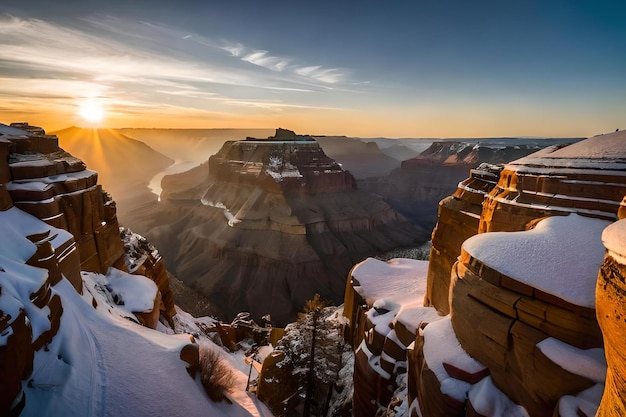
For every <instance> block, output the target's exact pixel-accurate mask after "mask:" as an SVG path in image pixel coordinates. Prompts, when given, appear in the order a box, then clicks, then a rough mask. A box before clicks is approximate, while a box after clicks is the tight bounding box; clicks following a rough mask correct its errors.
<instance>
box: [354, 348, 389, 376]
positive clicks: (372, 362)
mask: <svg viewBox="0 0 626 417" xmlns="http://www.w3.org/2000/svg"><path fill="white" fill-rule="evenodd" d="M359 351H362V352H363V353H364V354H365V356H367V362H368V364H369V366H370V368H372V369H373V370H374V371H375V372H376V373H377V374H378V375H380V376H381V377H383V378H385V379H389V378H391V375H389V372H387V371H385V370H384V369H383V368H382V367H381V365H380V356H377V355H374V354H373V353H372V351H370V350H369V348H368V347H367V343H365V340H363V341H362V342H361V344H360V345H359V347H358V348H357V349H356V350H355V351H354V354H355V355H356V354H357V353H358V352H359Z"/></svg>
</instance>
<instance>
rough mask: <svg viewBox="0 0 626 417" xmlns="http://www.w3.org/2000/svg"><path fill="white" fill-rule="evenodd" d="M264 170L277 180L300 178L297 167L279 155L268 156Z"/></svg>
mask: <svg viewBox="0 0 626 417" xmlns="http://www.w3.org/2000/svg"><path fill="white" fill-rule="evenodd" d="M265 172H266V173H267V174H268V175H270V176H271V177H272V178H273V179H274V180H276V181H278V182H280V181H282V180H283V179H284V178H302V174H301V173H300V170H299V169H298V167H297V166H295V165H293V164H292V163H290V162H289V161H285V160H284V158H282V157H281V156H270V159H269V162H268V165H267V167H266V168H265Z"/></svg>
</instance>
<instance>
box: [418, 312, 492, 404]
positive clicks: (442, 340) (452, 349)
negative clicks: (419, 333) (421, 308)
mask: <svg viewBox="0 0 626 417" xmlns="http://www.w3.org/2000/svg"><path fill="white" fill-rule="evenodd" d="M423 332H424V333H423V334H424V358H425V359H426V364H427V365H428V368H430V370H431V371H433V372H434V374H435V375H436V376H437V379H438V380H439V383H440V384H441V392H442V393H444V394H447V395H449V396H450V397H452V398H454V399H456V400H458V401H465V399H466V398H467V392H468V391H469V389H470V388H471V384H470V383H468V382H465V381H461V380H458V379H455V378H451V377H450V376H449V375H448V373H447V372H446V370H445V368H444V367H443V363H444V362H447V363H449V364H450V365H453V366H455V367H457V368H459V369H463V370H465V371H467V372H469V373H477V372H480V371H482V370H484V369H485V366H484V365H483V364H481V363H480V362H478V361H477V360H476V359H474V358H472V357H471V356H469V355H468V354H467V353H466V352H465V351H464V350H463V348H462V347H461V344H460V343H459V341H458V339H457V338H456V335H455V334H454V330H453V329H452V321H451V320H450V316H449V315H448V316H445V317H443V318H441V319H440V320H437V321H435V322H432V323H430V324H429V325H428V326H426V327H425V328H424V330H423Z"/></svg>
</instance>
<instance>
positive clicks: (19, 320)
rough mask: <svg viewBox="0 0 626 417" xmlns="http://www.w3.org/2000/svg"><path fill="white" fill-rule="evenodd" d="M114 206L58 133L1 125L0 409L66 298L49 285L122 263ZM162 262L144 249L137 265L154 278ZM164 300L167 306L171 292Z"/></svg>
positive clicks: (19, 403) (78, 286) (14, 405)
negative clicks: (63, 145)
mask: <svg viewBox="0 0 626 417" xmlns="http://www.w3.org/2000/svg"><path fill="white" fill-rule="evenodd" d="M115 214H116V213H115V203H114V202H113V201H112V200H111V199H110V197H109V196H108V195H107V194H106V193H105V192H104V191H103V190H102V188H101V187H100V185H99V184H98V183H97V173H96V172H94V171H90V170H87V169H86V166H85V164H84V163H83V162H82V161H81V160H80V159H78V158H75V157H73V156H72V155H70V154H68V153H67V152H65V151H63V150H62V149H61V148H59V147H58V139H57V137H56V136H54V135H46V134H45V132H44V131H43V129H41V128H38V127H35V126H29V125H28V124H16V125H15V126H13V127H9V126H6V125H0V230H2V239H1V240H0V275H1V276H0V368H2V369H3V370H5V371H6V372H3V377H2V378H3V381H2V384H0V415H9V412H11V413H15V414H19V412H20V410H21V409H22V408H23V407H24V404H25V401H28V400H27V399H26V398H25V397H24V395H23V394H22V380H23V379H26V378H28V377H29V376H30V374H31V372H32V370H33V359H34V356H35V353H36V352H37V351H39V350H41V349H45V347H46V345H48V344H49V343H50V342H51V341H52V339H53V338H54V337H55V335H56V334H57V331H58V329H59V326H60V323H61V320H62V314H63V305H62V304H61V298H60V297H59V295H58V294H57V293H56V292H55V290H54V286H55V285H56V284H58V283H59V282H61V281H62V280H63V279H64V278H65V279H67V280H68V281H69V282H70V283H71V284H72V285H73V287H74V289H75V290H76V291H77V292H78V293H82V292H83V281H82V278H81V270H83V271H93V272H98V273H102V274H104V273H106V272H107V270H108V269H109V268H110V267H116V268H119V269H122V270H126V269H127V266H126V263H125V259H124V253H125V251H124V245H123V243H122V240H121V239H120V232H119V225H118V222H117V218H116V215H115ZM146 261H149V263H150V264H149V265H147V263H146ZM159 265H160V266H159ZM162 266H163V265H162V262H160V260H159V259H156V258H154V257H153V258H150V257H148V256H145V257H143V258H142V259H141V260H138V262H137V265H135V267H136V268H135V269H137V270H138V271H140V270H141V271H146V272H148V273H149V275H150V273H152V275H151V276H152V278H153V279H154V280H156V281H157V285H159V284H161V282H160V281H159V276H160V272H159V271H160V268H162ZM162 272H163V273H164V268H163V271H162ZM165 283H167V281H165ZM161 286H162V285H161ZM162 287H163V292H164V293H165V294H167V288H165V287H164V286H162ZM166 300H167V304H166V305H165V311H166V312H168V313H171V312H172V311H173V299H167V297H166ZM154 311H156V316H158V312H159V305H156V306H155V308H153V312H152V313H148V312H137V313H146V314H147V315H146V316H145V317H146V320H149V319H148V317H150V316H152V317H154V316H155V313H154ZM150 321H151V323H152V324H153V325H156V324H155V323H154V319H151V320H150ZM12 415H13V414H12Z"/></svg>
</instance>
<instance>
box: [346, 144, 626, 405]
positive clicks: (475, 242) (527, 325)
mask: <svg viewBox="0 0 626 417" xmlns="http://www.w3.org/2000/svg"><path fill="white" fill-rule="evenodd" d="M625 143H626V134H625V133H624V132H616V133H612V134H607V135H601V136H597V137H593V138H590V139H587V140H585V141H581V142H579V143H575V144H570V145H569V146H553V147H549V148H546V149H544V150H542V151H539V152H537V153H535V154H531V155H529V156H527V157H524V158H521V159H518V160H516V161H513V162H511V163H508V164H504V165H501V166H496V165H490V164H482V165H480V166H479V167H478V168H475V169H472V170H471V171H470V176H469V178H467V179H466V180H464V181H462V182H461V183H459V185H458V188H457V190H456V191H455V192H454V194H453V195H452V196H450V197H446V198H444V199H443V200H442V201H441V202H440V204H439V217H438V222H437V226H436V228H435V230H434V231H433V246H432V250H431V257H430V260H429V265H428V272H427V274H424V275H425V277H424V276H422V272H419V271H414V272H413V282H412V284H411V285H412V286H413V289H415V288H421V287H422V286H423V287H424V293H425V297H424V298H423V301H424V306H423V307H420V306H417V304H414V305H413V306H412V311H411V309H408V311H411V312H410V313H408V311H404V310H403V309H400V310H398V308H397V306H396V308H392V309H389V308H388V307H386V306H388V305H394V304H393V303H392V302H389V301H392V300H393V297H392V296H390V295H388V296H387V297H386V298H385V299H386V300H387V301H388V302H382V301H381V300H376V299H374V298H370V299H368V298H367V297H363V296H362V295H361V293H360V290H358V288H359V287H361V286H362V285H361V283H360V282H359V279H358V277H355V275H354V273H353V274H352V275H351V276H349V282H348V284H347V289H346V295H345V309H344V314H345V315H346V317H348V319H349V320H350V325H349V327H348V338H349V339H350V340H351V342H352V343H353V347H354V349H355V351H356V360H355V364H356V365H355V393H354V402H353V405H354V407H355V410H357V409H358V410H359V412H360V414H359V415H364V416H366V415H375V414H376V413H379V414H380V413H381V410H384V409H385V408H388V409H387V412H388V413H389V412H393V407H394V404H397V399H394V398H391V397H392V393H391V392H390V389H385V387H387V388H388V386H389V385H391V386H392V387H393V386H394V384H393V383H392V382H393V380H394V378H393V377H392V376H393V375H394V374H391V373H386V374H385V373H384V372H381V371H382V370H384V368H383V365H384V364H385V363H386V362H387V361H389V360H390V359H393V360H394V361H396V363H403V361H404V360H406V361H407V369H406V376H405V377H403V378H405V380H406V381H407V392H408V394H407V397H408V398H407V404H405V407H406V408H407V409H408V411H407V413H408V414H409V415H411V416H429V417H436V416H464V415H467V416H483V417H496V416H503V415H506V416H520V417H521V416H532V417H534V416H540V417H551V416H559V417H573V416H578V417H580V416H589V417H590V416H593V415H596V411H597V412H598V415H602V416H605V415H606V416H617V415H622V414H623V412H624V401H623V398H624V396H625V395H626V385H625V382H624V378H623V377H622V376H621V375H622V374H623V373H624V372H623V371H624V363H626V361H625V358H624V355H623V352H622V351H623V350H624V349H623V348H624V342H623V337H624V329H625V326H624V323H625V321H624V317H625V316H626V309H625V306H624V300H623V298H624V297H623V292H624V289H623V288H622V287H623V285H622V284H623V279H624V278H623V277H624V271H623V264H624V263H626V261H625V260H624V257H623V255H622V254H623V252H624V250H623V246H624V242H625V241H626V237H625V236H626V232H625V231H624V229H623V225H622V224H621V221H620V222H617V223H614V224H612V222H614V221H615V220H616V219H617V214H618V212H619V213H622V214H623V213H624V212H626V210H625V209H624V208H623V207H624V203H623V202H622V199H623V197H624V195H626V148H625V147H624V144H625ZM620 217H622V216H621V215H620ZM605 247H606V249H608V252H606V251H605ZM605 252H606V255H605ZM357 268H358V267H357ZM357 268H355V270H357ZM357 272H358V270H357ZM377 275H378V279H379V280H381V282H382V281H383V279H382V277H385V278H384V282H386V283H388V284H389V285H393V279H392V280H391V282H390V278H389V277H390V274H388V273H383V272H381V271H379V272H378V273H377ZM355 278H356V279H355ZM596 287H597V291H596ZM407 292H408V291H407V290H406V289H404V290H399V291H398V292H397V295H396V297H398V296H401V295H402V294H405V293H407ZM596 293H597V295H596ZM421 301H422V300H421V299H420V300H413V302H414V303H420V302H421ZM427 309H431V310H432V311H436V312H437V313H438V314H435V315H432V314H430V313H428V311H429V310H427ZM389 312H392V313H393V314H391V317H389V316H388V317H387V318H386V319H383V317H384V316H385V315H386V314H388V313H389ZM398 322H400V323H402V325H401V326H399V325H398ZM381 323H382V324H385V323H389V324H388V325H387V326H380V325H379V324H381ZM407 323H410V326H408V327H407ZM390 330H391V332H390ZM406 330H413V331H412V332H410V331H409V332H407V331H406ZM386 335H391V337H390V338H391V339H392V341H393V342H394V343H395V345H396V346H397V347H399V348H400V349H399V350H398V349H395V348H394V349H391V348H388V347H387V346H393V345H392V344H390V343H389V341H387V340H386V339H388V338H389V336H386ZM413 335H414V337H413V338H412V339H411V336H413ZM405 339H406V340H405ZM397 342H401V343H399V344H398V343H397ZM363 352H365V353H367V354H366V355H365V356H364V358H362V359H359V355H361V356H362V355H363ZM387 370H388V371H389V370H391V371H393V372H396V374H397V375H398V376H401V374H402V372H403V369H402V368H401V367H400V368H398V367H394V368H388V369H387ZM382 376H384V378H382V379H381V377H382ZM381 380H384V382H385V383H386V385H385V384H383V385H382V386H381V384H380V381H381ZM364 381H365V383H364ZM381 394H384V395H381ZM367 398H370V399H376V400H375V401H370V402H367V401H366V399H367ZM381 400H383V401H381ZM385 401H388V402H389V401H390V403H389V404H388V405H387V404H386V403H385Z"/></svg>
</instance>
